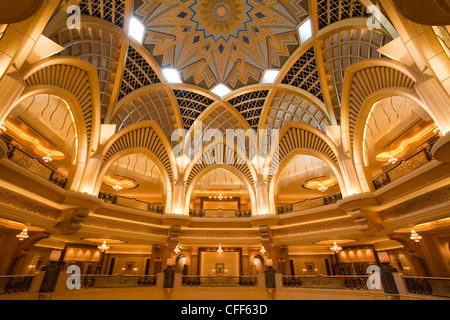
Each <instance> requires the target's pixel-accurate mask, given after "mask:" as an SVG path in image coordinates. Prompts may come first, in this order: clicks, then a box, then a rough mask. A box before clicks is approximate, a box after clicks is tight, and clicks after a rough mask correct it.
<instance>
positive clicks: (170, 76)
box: [162, 68, 182, 83]
mask: <svg viewBox="0 0 450 320" xmlns="http://www.w3.org/2000/svg"><path fill="white" fill-rule="evenodd" d="M162 72H163V74H164V77H165V78H166V80H167V82H169V83H182V81H181V77H180V74H179V73H178V70H176V69H171V68H164V69H162Z"/></svg>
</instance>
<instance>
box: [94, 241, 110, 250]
mask: <svg viewBox="0 0 450 320" xmlns="http://www.w3.org/2000/svg"><path fill="white" fill-rule="evenodd" d="M97 248H99V250H100V251H101V252H105V251H106V250H108V249H109V247H108V246H107V245H106V240H105V241H103V244H102V245H101V246H98V247H97Z"/></svg>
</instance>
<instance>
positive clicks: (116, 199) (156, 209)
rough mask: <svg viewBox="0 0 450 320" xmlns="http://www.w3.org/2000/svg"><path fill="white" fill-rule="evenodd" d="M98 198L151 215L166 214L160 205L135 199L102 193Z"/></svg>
mask: <svg viewBox="0 0 450 320" xmlns="http://www.w3.org/2000/svg"><path fill="white" fill-rule="evenodd" d="M98 198H99V199H100V200H102V201H103V202H105V203H110V204H116V205H119V206H123V207H128V208H134V209H139V210H143V211H146V212H151V213H158V214H163V213H164V206H161V205H159V204H155V203H150V202H145V201H141V200H137V199H134V198H126V197H122V196H118V195H115V194H109V193H104V192H100V193H99V194H98Z"/></svg>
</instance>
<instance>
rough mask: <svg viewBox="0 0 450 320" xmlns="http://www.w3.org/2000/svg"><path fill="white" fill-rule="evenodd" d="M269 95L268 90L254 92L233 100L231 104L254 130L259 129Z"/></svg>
mask: <svg viewBox="0 0 450 320" xmlns="http://www.w3.org/2000/svg"><path fill="white" fill-rule="evenodd" d="M268 94H269V91H268V90H262V91H253V92H250V93H247V94H243V95H241V96H239V97H236V98H233V99H231V100H230V101H229V103H230V104H231V105H233V106H234V107H235V108H236V109H237V110H238V111H239V112H240V113H241V114H242V115H243V116H244V118H245V119H246V120H247V121H248V123H249V124H250V126H251V127H252V128H254V129H257V128H258V125H259V119H260V118H261V113H262V110H263V107H264V104H265V103H266V98H267V95H268Z"/></svg>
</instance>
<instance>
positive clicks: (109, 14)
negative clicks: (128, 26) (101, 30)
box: [79, 0, 126, 28]
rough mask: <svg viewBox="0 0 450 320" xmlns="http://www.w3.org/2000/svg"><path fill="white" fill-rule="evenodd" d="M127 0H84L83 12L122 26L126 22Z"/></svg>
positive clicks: (81, 4) (82, 4)
mask: <svg viewBox="0 0 450 320" xmlns="http://www.w3.org/2000/svg"><path fill="white" fill-rule="evenodd" d="M125 4H126V3H125V0H82V1H81V2H80V4H79V6H80V8H81V13H82V14H85V15H90V16H94V17H97V18H100V19H103V20H106V21H109V22H111V23H113V24H115V25H116V26H119V27H120V28H123V26H124V22H125Z"/></svg>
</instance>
